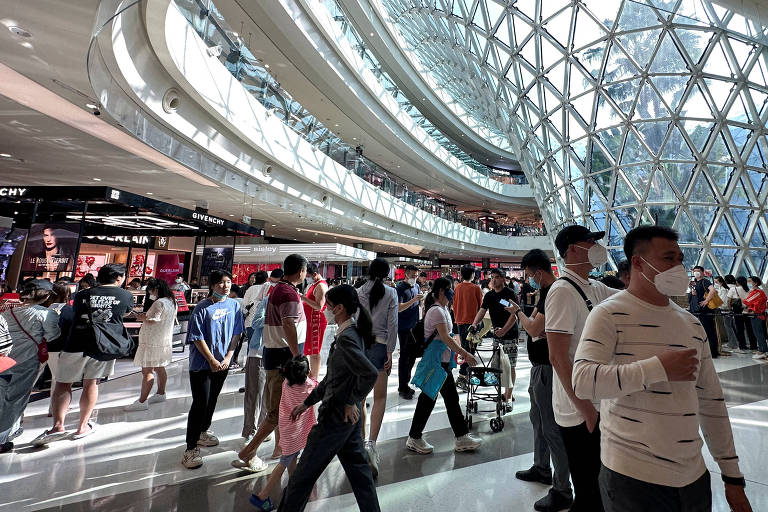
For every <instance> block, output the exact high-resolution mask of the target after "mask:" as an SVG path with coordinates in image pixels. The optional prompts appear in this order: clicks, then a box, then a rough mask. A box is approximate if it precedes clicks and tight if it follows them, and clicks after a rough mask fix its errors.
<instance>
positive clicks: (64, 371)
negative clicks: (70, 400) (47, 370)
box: [56, 352, 115, 384]
mask: <svg viewBox="0 0 768 512" xmlns="http://www.w3.org/2000/svg"><path fill="white" fill-rule="evenodd" d="M57 355H58V357H59V362H58V368H56V382H61V383H64V384H72V383H73V382H78V381H81V380H83V379H102V378H104V377H109V376H110V375H112V374H113V373H115V361H114V360H112V361H98V360H96V359H94V358H92V357H88V356H84V355H83V353H82V352H59V353H58V354H57Z"/></svg>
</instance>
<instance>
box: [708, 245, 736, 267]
mask: <svg viewBox="0 0 768 512" xmlns="http://www.w3.org/2000/svg"><path fill="white" fill-rule="evenodd" d="M737 252H739V250H738V249H729V248H725V247H713V248H712V256H713V257H714V259H715V261H716V262H717V263H718V265H719V266H720V271H721V272H722V273H723V274H730V273H731V268H732V267H733V260H734V259H735V258H736V253H737Z"/></svg>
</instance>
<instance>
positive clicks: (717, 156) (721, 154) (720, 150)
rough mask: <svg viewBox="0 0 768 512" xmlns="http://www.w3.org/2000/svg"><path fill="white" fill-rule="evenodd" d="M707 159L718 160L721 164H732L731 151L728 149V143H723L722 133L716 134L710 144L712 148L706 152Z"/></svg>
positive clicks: (710, 160)
mask: <svg viewBox="0 0 768 512" xmlns="http://www.w3.org/2000/svg"><path fill="white" fill-rule="evenodd" d="M707 161H709V162H720V163H723V164H733V158H731V152H730V150H729V149H728V145H727V144H726V143H725V139H724V138H723V134H722V133H720V134H718V136H717V138H716V139H715V142H714V143H713V144H712V148H711V149H710V150H709V153H708V154H707Z"/></svg>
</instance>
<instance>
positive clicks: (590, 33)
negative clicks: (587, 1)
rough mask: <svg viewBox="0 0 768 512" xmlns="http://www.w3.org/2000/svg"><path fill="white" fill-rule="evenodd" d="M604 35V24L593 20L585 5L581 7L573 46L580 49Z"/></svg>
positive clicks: (577, 17)
mask: <svg viewBox="0 0 768 512" xmlns="http://www.w3.org/2000/svg"><path fill="white" fill-rule="evenodd" d="M545 3H546V2H545ZM603 36H605V30H604V29H603V27H602V25H601V24H600V23H597V22H596V21H595V20H593V19H592V17H591V16H590V15H589V14H588V13H587V11H586V10H585V9H584V8H583V7H579V12H578V14H577V15H576V29H575V32H574V34H573V48H574V49H576V50H578V49H579V48H581V47H583V46H586V45H588V44H590V43H592V42H593V41H595V40H597V39H600V38H602V37H603Z"/></svg>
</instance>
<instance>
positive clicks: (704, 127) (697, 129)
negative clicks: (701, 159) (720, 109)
mask: <svg viewBox="0 0 768 512" xmlns="http://www.w3.org/2000/svg"><path fill="white" fill-rule="evenodd" d="M681 124H682V125H683V129H685V131H686V133H687V134H688V137H690V139H691V141H692V142H693V147H694V148H695V149H696V150H698V151H699V152H701V151H702V150H703V149H704V145H705V144H706V143H707V139H709V133H710V132H711V131H712V127H713V126H714V123H712V122H709V121H694V120H692V119H686V120H684V121H682V122H681Z"/></svg>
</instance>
